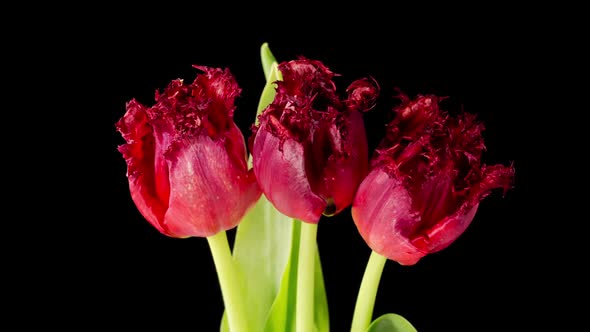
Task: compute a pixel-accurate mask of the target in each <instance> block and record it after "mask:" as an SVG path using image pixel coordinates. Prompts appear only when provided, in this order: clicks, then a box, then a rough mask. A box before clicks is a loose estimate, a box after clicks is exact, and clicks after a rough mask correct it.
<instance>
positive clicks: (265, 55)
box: [260, 43, 277, 82]
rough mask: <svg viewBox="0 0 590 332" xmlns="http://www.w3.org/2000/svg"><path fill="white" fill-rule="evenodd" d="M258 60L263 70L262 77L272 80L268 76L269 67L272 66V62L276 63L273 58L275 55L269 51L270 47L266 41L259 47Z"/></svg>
mask: <svg viewBox="0 0 590 332" xmlns="http://www.w3.org/2000/svg"><path fill="white" fill-rule="evenodd" d="M260 60H261V62H262V70H263V71H264V78H266V80H267V81H271V82H272V81H273V80H271V79H270V78H269V77H270V68H271V67H272V64H273V62H274V63H276V62H277V60H276V59H275V56H274V55H273V54H272V52H271V51H270V48H269V47H268V43H264V44H262V46H261V47H260Z"/></svg>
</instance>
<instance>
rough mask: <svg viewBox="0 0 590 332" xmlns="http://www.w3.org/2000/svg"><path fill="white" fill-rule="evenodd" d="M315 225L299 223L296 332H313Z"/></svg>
mask: <svg viewBox="0 0 590 332" xmlns="http://www.w3.org/2000/svg"><path fill="white" fill-rule="evenodd" d="M317 232H318V225H317V224H309V223H306V222H302V223H301V241H300V242H299V264H298V267H297V304H296V307H295V312H296V318H295V319H296V320H295V327H296V331H297V332H310V331H313V330H314V329H313V325H314V324H313V313H314V311H313V309H314V308H313V304H314V300H313V296H314V276H315V271H314V268H315V253H316V246H317V243H316V236H317Z"/></svg>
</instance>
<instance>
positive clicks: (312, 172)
mask: <svg viewBox="0 0 590 332" xmlns="http://www.w3.org/2000/svg"><path fill="white" fill-rule="evenodd" d="M279 70H280V71H281V73H282V75H283V81H278V82H276V84H277V89H276V96H275V98H274V101H273V102H272V103H271V104H270V105H269V106H268V107H267V108H266V109H265V110H264V111H263V113H262V114H261V115H260V117H259V119H260V124H259V126H258V127H254V130H253V131H254V133H253V135H255V136H254V140H253V150H252V157H253V161H254V172H255V173H256V177H257V179H258V183H259V184H260V187H261V189H262V192H263V193H264V194H265V196H266V197H267V198H268V199H269V200H270V201H271V202H272V203H273V205H274V206H275V207H276V208H277V210H279V211H280V212H281V213H283V214H285V215H287V216H289V217H292V218H297V219H300V220H302V221H305V222H308V223H317V222H318V221H319V219H320V217H321V215H322V213H323V214H325V215H333V214H336V213H338V212H340V211H341V210H342V209H344V208H346V207H347V206H349V205H350V204H351V203H352V199H353V197H354V193H355V191H356V189H357V187H358V185H359V184H360V182H361V181H362V179H363V178H364V177H365V175H366V174H367V171H368V163H369V162H368V152H367V140H366V135H365V127H364V124H363V118H362V114H361V112H364V111H367V110H369V109H370V108H372V107H373V106H374V103H375V100H376V98H377V95H378V92H379V87H378V85H377V84H376V82H374V81H373V80H371V79H362V80H357V81H355V82H353V83H352V84H351V85H350V86H349V87H348V89H347V94H348V96H347V98H346V99H340V98H339V97H338V96H337V94H336V86H335V84H334V82H333V81H332V78H333V76H334V75H335V74H334V73H332V72H331V71H330V70H329V69H328V68H327V67H326V66H324V65H323V64H322V63H321V62H320V61H315V60H307V59H299V60H294V61H289V62H284V63H281V64H280V65H279Z"/></svg>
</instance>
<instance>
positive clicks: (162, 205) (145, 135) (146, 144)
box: [117, 100, 172, 236]
mask: <svg viewBox="0 0 590 332" xmlns="http://www.w3.org/2000/svg"><path fill="white" fill-rule="evenodd" d="M117 129H118V130H119V131H120V132H121V134H122V136H123V138H125V140H126V141H127V144H123V145H121V146H120V147H119V151H120V152H121V153H122V154H123V157H124V158H125V161H126V162H127V177H128V179H129V190H130V192H131V198H132V199H133V201H134V202H135V205H136V206H137V208H138V210H139V212H141V214H142V215H143V216H144V217H145V218H146V219H147V221H148V222H149V223H150V224H152V225H153V226H154V227H156V229H158V230H159V231H160V232H162V233H163V234H166V235H169V236H172V234H171V233H170V232H169V231H168V229H167V228H166V227H165V226H164V225H163V220H164V214H165V213H166V209H167V202H168V197H167V196H162V195H166V190H165V185H164V184H163V183H164V182H163V181H161V179H162V178H165V179H166V178H167V174H166V173H165V170H164V169H163V168H160V167H156V164H157V163H156V161H155V160H156V156H157V152H156V146H157V144H156V142H155V137H154V132H153V129H152V127H151V126H150V125H149V123H148V118H147V113H146V108H145V107H144V106H142V105H141V104H139V103H138V102H137V101H135V100H132V101H130V102H129V103H127V112H126V113H125V115H124V116H123V117H122V118H121V120H119V122H117ZM159 165H161V164H159ZM157 182H160V186H158V185H157V184H156V183H157ZM158 188H160V190H158Z"/></svg>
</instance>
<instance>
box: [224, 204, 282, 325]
mask: <svg viewBox="0 0 590 332" xmlns="http://www.w3.org/2000/svg"><path fill="white" fill-rule="evenodd" d="M292 233H293V222H292V220H291V218H288V217H286V216H284V215H283V214H281V213H280V212H278V211H277V210H276V209H275V208H274V207H273V206H272V204H271V203H270V202H269V201H268V200H267V199H266V197H264V195H263V196H262V197H260V199H259V200H258V202H257V203H256V205H254V207H253V208H252V209H251V210H250V211H249V212H248V214H246V216H245V217H244V219H243V220H242V221H241V223H240V225H239V226H238V229H237V232H236V239H235V244H234V248H233V257H234V261H235V262H236V268H237V270H238V271H239V273H240V277H241V280H242V283H243V285H242V287H243V292H242V293H243V294H244V297H245V299H246V300H245V303H246V316H247V319H248V325H249V330H250V331H262V329H263V327H264V325H265V322H266V319H267V316H268V312H269V311H270V309H271V307H272V305H273V303H274V302H275V298H276V297H277V295H278V293H279V289H280V287H281V281H282V279H283V274H284V273H283V272H284V271H285V268H286V267H287V263H288V262H289V260H290V249H291V239H292ZM224 316H225V314H224ZM221 331H227V330H224V322H223V321H222V325H221Z"/></svg>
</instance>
